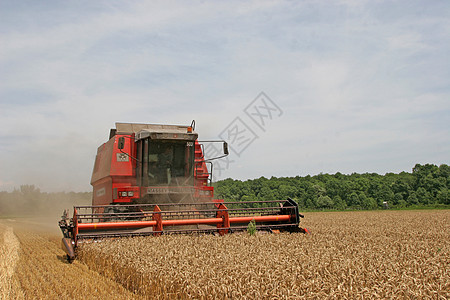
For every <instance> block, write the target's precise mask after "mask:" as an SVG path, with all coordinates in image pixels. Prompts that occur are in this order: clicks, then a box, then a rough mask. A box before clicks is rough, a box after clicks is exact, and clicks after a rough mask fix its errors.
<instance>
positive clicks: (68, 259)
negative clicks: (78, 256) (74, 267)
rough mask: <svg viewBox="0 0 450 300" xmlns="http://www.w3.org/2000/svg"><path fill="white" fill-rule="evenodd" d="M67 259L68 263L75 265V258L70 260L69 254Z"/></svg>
mask: <svg viewBox="0 0 450 300" xmlns="http://www.w3.org/2000/svg"><path fill="white" fill-rule="evenodd" d="M66 258H67V262H68V263H69V264H71V263H73V261H74V258H70V256H69V254H66Z"/></svg>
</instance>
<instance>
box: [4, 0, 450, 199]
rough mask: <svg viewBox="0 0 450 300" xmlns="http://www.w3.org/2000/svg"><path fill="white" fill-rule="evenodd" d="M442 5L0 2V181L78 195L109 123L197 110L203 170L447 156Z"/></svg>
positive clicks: (323, 168)
mask: <svg viewBox="0 0 450 300" xmlns="http://www.w3.org/2000/svg"><path fill="white" fill-rule="evenodd" d="M449 16H450V2H449V1H433V0H431V1H410V0H408V1H363V0H361V1H358V0H354V1H353V0H352V1H350V0H348V1H264V0H263V1H132V0H127V1H119V0H116V1H110V0H108V1H101V0H100V1H71V0H68V1H45V0H44V1H34V0H33V1H31V0H30V1H26V0H24V1H15V0H11V1H10V0H0V191H2V190H4V191H11V190H12V189H14V188H18V187H19V186H20V185H23V184H34V185H35V186H37V187H38V188H40V189H41V190H42V191H48V192H53V191H90V190H91V189H92V187H91V186H90V184H89V182H90V177H91V173H92V168H93V164H94V159H95V154H96V152H97V148H98V147H99V146H100V145H101V144H102V143H104V142H106V141H107V140H108V138H109V130H110V128H114V126H115V122H132V123H156V124H181V125H189V124H190V123H191V121H192V120H195V121H196V128H195V130H196V131H197V132H198V133H199V137H200V139H203V140H209V139H225V140H227V141H228V142H229V144H230V155H229V156H228V157H227V159H223V160H219V161H217V164H216V165H215V167H214V170H215V179H216V180H219V179H224V178H234V179H241V180H246V179H252V178H259V177H261V176H265V177H267V178H270V177H271V176H276V177H287V176H297V175H299V176H305V175H315V174H319V173H330V174H334V173H336V172H341V173H344V174H351V173H354V172H356V173H366V172H369V173H372V172H375V173H379V174H385V173H388V172H394V173H398V172H402V171H407V172H411V170H412V168H413V167H414V165H415V164H416V163H421V164H424V163H433V164H437V165H440V164H449V163H450V57H449V55H450V38H449V37H450V17H449ZM217 146H220V145H218V144H212V145H208V146H207V148H208V155H210V156H214V151H215V149H217V148H215V147H217Z"/></svg>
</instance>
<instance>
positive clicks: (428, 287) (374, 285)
mask: <svg viewBox="0 0 450 300" xmlns="http://www.w3.org/2000/svg"><path fill="white" fill-rule="evenodd" d="M449 217H450V211H448V210H441V211H437V210H435V211H432V210H430V211H373V212H344V213H342V212H329V213H307V214H306V218H305V219H304V220H303V225H304V226H306V227H308V228H309V229H310V231H311V233H312V234H310V235H303V234H297V233H296V234H289V233H281V234H263V233H257V234H256V235H255V236H249V235H248V234H246V233H240V234H230V235H226V236H222V237H220V236H213V235H192V236H191V235H180V236H175V235H174V236H170V235H166V236H161V237H139V238H122V239H113V240H103V241H97V242H91V243H84V244H82V246H80V249H79V257H78V260H76V261H75V262H74V263H73V264H68V263H67V262H66V261H65V257H64V252H63V251H62V250H61V249H60V235H59V234H58V233H57V231H56V227H57V226H56V220H55V223H54V224H55V225H54V227H55V230H54V231H51V232H50V231H49V230H43V229H42V226H40V225H39V224H40V223H39V222H35V223H32V224H30V223H26V222H24V221H23V220H19V219H18V220H9V221H5V220H1V222H0V270H1V272H0V299H75V298H80V299H173V298H177V299H302V298H303V299H380V298H385V299H386V298H395V299H449V298H450V295H449V290H450V284H449V282H450V273H449V263H450V256H449V246H450V236H449V235H450V234H449V232H450V224H449ZM52 224H53V222H52ZM52 226H53V225H52Z"/></svg>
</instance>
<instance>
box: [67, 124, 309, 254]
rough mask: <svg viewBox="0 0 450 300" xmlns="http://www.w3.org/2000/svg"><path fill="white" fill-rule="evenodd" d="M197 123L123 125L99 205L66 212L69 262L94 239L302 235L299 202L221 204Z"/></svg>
mask: <svg viewBox="0 0 450 300" xmlns="http://www.w3.org/2000/svg"><path fill="white" fill-rule="evenodd" d="M194 130H195V122H194V121H193V122H192V123H191V125H190V126H178V125H155V124H135V123H116V128H115V129H111V132H110V138H109V141H107V142H106V143H104V144H102V145H101V146H100V147H99V148H98V150H97V155H96V158H95V164H94V169H93V172H92V178H91V185H92V186H93V195H92V205H91V206H77V207H74V210H73V217H72V218H69V217H68V212H67V211H65V213H64V215H63V216H62V219H61V220H60V221H59V227H60V228H61V231H62V233H63V236H64V238H63V249H64V250H65V251H66V253H67V256H68V259H69V261H72V260H73V259H74V258H75V256H76V248H77V246H78V243H79V242H80V241H82V240H86V239H98V238H108V237H121V236H139V235H155V236H158V235H161V234H169V233H190V232H201V233H217V234H220V235H223V234H226V233H229V232H233V231H239V230H246V229H247V225H248V223H249V222H251V221H252V220H254V221H255V224H256V228H257V229H259V230H268V231H279V230H284V231H291V232H292V231H300V232H304V230H303V229H301V228H299V222H300V217H303V216H302V215H301V214H299V211H298V205H297V203H296V202H295V201H293V200H291V199H287V200H272V201H251V202H224V201H223V200H220V199H215V198H214V187H213V186H212V185H211V179H212V171H213V163H212V161H213V160H214V159H220V158H222V157H225V156H227V155H228V145H227V143H226V142H225V141H204V142H208V143H210V142H221V143H223V150H224V153H223V155H221V156H219V157H215V158H209V159H206V158H205V157H204V148H203V144H202V142H199V141H198V134H197V133H196V132H195V131H194Z"/></svg>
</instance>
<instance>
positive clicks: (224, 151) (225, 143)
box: [223, 142, 229, 155]
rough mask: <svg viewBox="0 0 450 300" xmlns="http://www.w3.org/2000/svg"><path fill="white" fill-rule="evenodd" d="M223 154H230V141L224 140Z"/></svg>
mask: <svg viewBox="0 0 450 300" xmlns="http://www.w3.org/2000/svg"><path fill="white" fill-rule="evenodd" d="M223 154H225V155H228V154H229V153H228V143H227V142H223Z"/></svg>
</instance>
